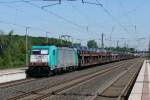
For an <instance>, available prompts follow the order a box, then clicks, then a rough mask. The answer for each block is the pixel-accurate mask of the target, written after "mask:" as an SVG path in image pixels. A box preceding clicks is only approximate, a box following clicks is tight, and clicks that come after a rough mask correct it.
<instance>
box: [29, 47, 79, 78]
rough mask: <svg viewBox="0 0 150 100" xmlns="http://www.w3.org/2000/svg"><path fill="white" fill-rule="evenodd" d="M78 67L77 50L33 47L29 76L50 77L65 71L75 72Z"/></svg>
mask: <svg viewBox="0 0 150 100" xmlns="http://www.w3.org/2000/svg"><path fill="white" fill-rule="evenodd" d="M77 66H78V55H77V49H75V48H66V47H56V46H32V50H31V55H30V61H29V68H28V69H27V70H26V75H27V77H29V76H38V75H39V76H43V75H44V76H50V75H52V74H54V73H58V72H60V71H62V70H63V71H64V70H73V69H75V68H76V67H77Z"/></svg>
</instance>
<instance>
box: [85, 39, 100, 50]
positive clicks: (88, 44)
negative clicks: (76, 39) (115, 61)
mask: <svg viewBox="0 0 150 100" xmlns="http://www.w3.org/2000/svg"><path fill="white" fill-rule="evenodd" d="M87 46H88V47H89V48H97V47H98V46H97V42H96V41H95V40H89V41H88V42H87Z"/></svg>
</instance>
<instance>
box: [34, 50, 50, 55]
mask: <svg viewBox="0 0 150 100" xmlns="http://www.w3.org/2000/svg"><path fill="white" fill-rule="evenodd" d="M32 55H48V50H32Z"/></svg>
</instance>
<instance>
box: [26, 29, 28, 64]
mask: <svg viewBox="0 0 150 100" xmlns="http://www.w3.org/2000/svg"><path fill="white" fill-rule="evenodd" d="M28 29H29V27H26V67H28Z"/></svg>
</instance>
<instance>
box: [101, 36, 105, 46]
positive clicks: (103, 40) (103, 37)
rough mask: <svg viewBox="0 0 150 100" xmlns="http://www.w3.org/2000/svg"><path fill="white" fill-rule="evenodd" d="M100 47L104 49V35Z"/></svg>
mask: <svg viewBox="0 0 150 100" xmlns="http://www.w3.org/2000/svg"><path fill="white" fill-rule="evenodd" d="M101 43H102V44H101V47H102V48H104V33H102V42H101Z"/></svg>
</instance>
